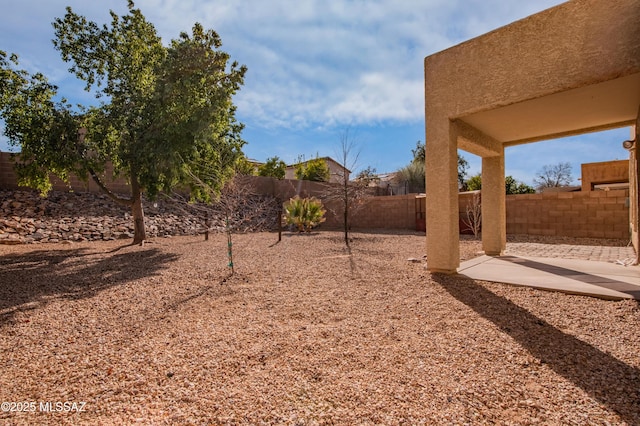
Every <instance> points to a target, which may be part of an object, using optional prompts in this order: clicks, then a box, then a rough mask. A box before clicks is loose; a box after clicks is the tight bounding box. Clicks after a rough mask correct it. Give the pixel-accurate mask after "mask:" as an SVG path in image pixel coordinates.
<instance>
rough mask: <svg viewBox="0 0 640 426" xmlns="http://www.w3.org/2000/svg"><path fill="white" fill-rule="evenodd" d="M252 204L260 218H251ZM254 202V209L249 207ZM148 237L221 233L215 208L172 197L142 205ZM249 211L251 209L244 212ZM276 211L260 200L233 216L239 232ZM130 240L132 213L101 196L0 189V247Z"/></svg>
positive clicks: (270, 219) (260, 226) (263, 225)
mask: <svg viewBox="0 0 640 426" xmlns="http://www.w3.org/2000/svg"><path fill="white" fill-rule="evenodd" d="M256 203H258V204H259V205H260V209H259V210H260V214H259V215H256V214H255V206H256ZM252 204H253V207H251V205H252ZM143 208H144V212H145V228H146V232H147V237H168V236H175V235H196V234H201V233H203V232H204V231H205V230H206V228H207V226H206V225H205V222H207V220H206V219H205V218H206V217H207V216H206V215H208V224H209V230H211V231H213V232H215V231H224V229H225V220H224V218H223V217H224V216H223V215H222V213H221V208H220V206H219V205H213V206H204V205H201V204H189V203H186V202H182V201H179V200H175V199H172V200H170V199H164V200H162V201H158V202H148V201H143ZM251 209H253V211H248V210H251ZM278 211H279V207H278V206H277V205H276V204H275V203H274V202H273V200H268V199H263V198H260V199H259V200H254V201H253V203H244V204H243V207H242V208H241V209H240V211H237V212H235V214H234V216H235V217H236V220H235V221H234V225H236V228H237V229H238V230H239V231H250V230H265V229H271V228H272V225H273V224H274V223H276V218H277V214H278ZM240 225H241V226H240ZM128 238H133V219H132V218H131V212H130V210H129V209H127V208H126V207H124V206H120V205H118V204H116V203H115V202H114V201H112V200H111V199H109V198H108V197H107V196H106V195H103V194H94V193H74V192H51V193H50V194H49V195H48V196H47V197H46V198H42V197H40V196H39V194H38V193H37V192H34V191H8V190H0V244H20V243H44V242H61V241H95V240H115V239H128Z"/></svg>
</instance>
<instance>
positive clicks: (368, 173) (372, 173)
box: [355, 166, 380, 186]
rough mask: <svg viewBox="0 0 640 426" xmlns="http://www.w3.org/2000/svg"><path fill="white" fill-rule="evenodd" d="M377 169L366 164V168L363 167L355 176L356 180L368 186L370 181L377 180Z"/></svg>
mask: <svg viewBox="0 0 640 426" xmlns="http://www.w3.org/2000/svg"><path fill="white" fill-rule="evenodd" d="M376 173H377V170H376V169H375V168H373V167H371V166H367V168H366V169H363V170H361V171H360V173H358V175H357V176H356V179H355V180H356V182H358V183H360V184H363V185H365V186H369V184H370V183H371V182H378V181H379V180H380V178H379V177H378V175H377V174H376Z"/></svg>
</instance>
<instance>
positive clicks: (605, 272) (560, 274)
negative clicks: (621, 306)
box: [458, 255, 640, 300]
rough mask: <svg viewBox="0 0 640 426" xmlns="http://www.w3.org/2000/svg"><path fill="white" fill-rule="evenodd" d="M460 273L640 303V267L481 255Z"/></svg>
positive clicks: (555, 259) (508, 282)
mask: <svg viewBox="0 0 640 426" xmlns="http://www.w3.org/2000/svg"><path fill="white" fill-rule="evenodd" d="M458 274H459V275H462V276H466V277H468V278H471V279H474V280H481V281H493V282H499V283H505V284H514V285H521V286H527V287H533V288H539V289H543V290H552V291H561V292H565V293H571V294H581V295H586V296H593V297H599V298H603V299H612V300H620V299H636V300H640V267H638V266H626V267H625V266H623V265H619V264H616V263H610V262H599V261H592V260H582V259H563V258H546V257H531V256H514V255H504V256H496V257H491V256H481V257H477V258H475V259H471V260H468V261H466V262H463V263H462V264H461V265H460V267H459V268H458Z"/></svg>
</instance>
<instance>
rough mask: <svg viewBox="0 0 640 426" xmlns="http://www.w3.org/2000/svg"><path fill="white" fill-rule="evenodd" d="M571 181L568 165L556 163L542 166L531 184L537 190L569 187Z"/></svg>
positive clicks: (569, 165) (569, 166)
mask: <svg viewBox="0 0 640 426" xmlns="http://www.w3.org/2000/svg"><path fill="white" fill-rule="evenodd" d="M572 181H573V177H572V176H571V164H570V163H558V164H553V165H546V166H543V167H542V169H541V170H539V171H538V173H537V175H536V177H535V178H534V179H533V184H534V185H535V186H536V188H537V189H538V190H542V189H545V188H556V187H560V186H569V185H571V182H572Z"/></svg>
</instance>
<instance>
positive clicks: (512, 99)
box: [425, 0, 640, 274]
mask: <svg viewBox="0 0 640 426" xmlns="http://www.w3.org/2000/svg"><path fill="white" fill-rule="evenodd" d="M638 22H640V5H639V4H638V2H637V1H636V0H619V1H616V2H609V1H606V0H572V1H569V2H566V3H563V4H561V5H559V6H556V7H554V8H551V9H548V10H545V11H543V12H541V13H538V14H536V15H532V16H530V17H528V18H525V19H523V20H521V21H517V22H515V23H513V24H510V25H508V26H505V27H502V28H500V29H497V30H495V31H493V32H490V33H488V34H485V35H483V36H480V37H478V38H475V39H472V40H469V41H467V42H465V43H462V44H460V45H457V46H454V47H452V48H450V49H447V50H444V51H442V52H439V53H436V54H433V55H431V56H428V57H427V58H425V118H426V180H427V202H426V222H427V255H428V264H427V267H428V269H429V270H430V271H431V272H441V273H447V274H451V273H455V272H456V271H457V268H458V267H459V266H460V264H459V257H460V256H459V228H458V180H457V150H458V148H460V149H463V150H465V151H468V152H470V153H472V154H475V155H478V156H480V157H482V183H483V188H482V192H483V194H482V200H483V202H482V228H483V233H482V242H483V249H484V251H485V253H486V254H487V255H489V256H497V255H500V254H503V252H504V250H505V248H506V213H505V191H504V178H505V156H504V150H505V148H506V147H510V146H514V145H518V144H524V143H532V142H537V141H542V140H547V139H553V138H558V137H563V136H568V135H575V134H581V133H587V132H594V131H600V130H607V129H612V128H619V127H627V126H629V127H631V128H632V129H633V130H632V134H631V135H630V140H631V141H634V140H635V141H637V140H638V138H637V132H638V131H639V130H640V125H639V121H640V118H639V116H640V25H638ZM634 126H635V127H634ZM622 142H623V141H620V143H621V144H622ZM627 145H628V149H629V153H630V160H631V161H630V177H631V178H630V217H629V227H630V237H631V239H632V241H633V243H634V246H635V248H636V253H638V252H639V250H638V248H639V247H638V246H639V241H638V231H639V220H640V219H639V216H640V214H639V211H640V208H639V202H638V174H639V173H638V170H639V167H638V154H637V153H638V145H639V144H638V143H637V142H630V143H628V144H627ZM637 256H638V255H637V254H636V259H635V261H636V262H637V261H638V257H637Z"/></svg>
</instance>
